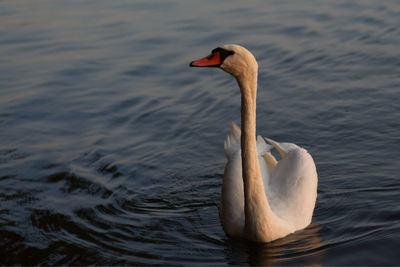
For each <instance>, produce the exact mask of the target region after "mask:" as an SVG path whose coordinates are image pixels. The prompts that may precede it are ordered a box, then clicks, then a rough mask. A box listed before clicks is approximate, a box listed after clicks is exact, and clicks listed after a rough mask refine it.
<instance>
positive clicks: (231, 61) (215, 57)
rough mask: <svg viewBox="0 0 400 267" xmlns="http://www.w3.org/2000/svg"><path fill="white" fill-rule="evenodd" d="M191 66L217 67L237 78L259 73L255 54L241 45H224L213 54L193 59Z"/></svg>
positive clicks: (213, 51)
mask: <svg viewBox="0 0 400 267" xmlns="http://www.w3.org/2000/svg"><path fill="white" fill-rule="evenodd" d="M190 67H216V68H221V69H222V70H224V71H226V72H228V73H230V74H232V75H233V76H235V77H236V78H238V77H240V76H242V75H244V74H246V73H257V70H258V64H257V61H256V59H255V58H254V56H253V54H252V53H250V51H249V50H247V49H246V48H244V47H243V46H240V45H223V46H220V47H217V48H215V49H214V50H212V52H211V54H210V55H208V56H206V57H204V58H202V59H199V60H195V61H192V62H191V63H190Z"/></svg>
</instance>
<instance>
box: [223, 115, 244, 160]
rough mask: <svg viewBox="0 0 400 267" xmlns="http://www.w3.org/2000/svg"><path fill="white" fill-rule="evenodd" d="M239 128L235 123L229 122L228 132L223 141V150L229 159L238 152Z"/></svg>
mask: <svg viewBox="0 0 400 267" xmlns="http://www.w3.org/2000/svg"><path fill="white" fill-rule="evenodd" d="M240 134H241V131H240V128H239V126H237V124H236V123H234V122H232V123H231V128H230V133H229V135H228V136H227V137H226V140H225V142H224V150H225V155H226V158H227V159H228V160H229V159H230V158H232V157H233V156H234V155H235V154H237V153H238V152H240Z"/></svg>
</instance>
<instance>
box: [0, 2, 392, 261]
mask: <svg viewBox="0 0 400 267" xmlns="http://www.w3.org/2000/svg"><path fill="white" fill-rule="evenodd" d="M225 43H238V44H241V45H244V46H246V47H248V48H249V49H250V50H251V51H252V52H253V53H254V54H255V56H256V58H257V59H258V61H259V65H260V75H259V78H260V79H259V93H258V100H257V102H258V107H257V112H258V116H257V127H258V133H259V134H262V135H264V136H267V137H270V138H272V139H276V140H277V141H289V142H293V143H297V144H299V145H301V146H303V147H305V148H306V149H308V150H309V151H310V152H311V154H312V155H313V157H314V160H315V162H316V164H317V169H318V173H319V194H318V200H317V205H316V210H315V214H314V218H313V223H312V225H311V226H310V227H308V228H307V229H305V230H303V231H299V232H297V233H295V234H293V235H290V236H288V237H287V238H284V239H282V240H278V241H276V242H273V243H270V244H254V243H249V242H244V241H238V240H232V239H230V238H228V237H226V236H225V234H224V232H223V230H222V228H221V226H220V222H219V218H218V210H217V203H218V202H219V198H220V188H221V179H222V173H223V168H224V164H225V157H224V152H223V140H224V138H225V136H226V134H227V133H228V128H229V124H230V122H231V121H236V122H240V114H239V112H240V108H239V105H240V94H239V90H238V89H237V86H236V83H235V81H234V79H233V78H232V77H230V76H229V75H227V74H225V73H223V72H222V71H220V70H216V69H190V68H189V67H188V64H189V62H190V61H191V60H193V59H197V58H199V57H201V56H205V55H207V54H208V53H209V52H210V51H211V49H213V48H215V47H217V46H219V45H221V44H225ZM0 129H1V130H0V264H5V265H13V264H30V265H35V264H42V265H55V264H57V265H60V264H73V265H87V264H96V265H106V264H139V265H142V264H150V265H154V264H163V265H164V264H167V265H189V264H196V265H205V264H209V265H229V264H235V265H248V264H255V265H264V264H271V265H300V264H321V265H398V264H400V254H399V247H400V177H399V173H400V163H399V160H400V2H399V1H364V0H359V1H196V2H194V1H179V0H173V1H124V0H114V1H104V0H100V1H99V0H96V1H95V0H90V1H49V0H41V1H27V0H20V1H8V0H6V1H1V2H0Z"/></svg>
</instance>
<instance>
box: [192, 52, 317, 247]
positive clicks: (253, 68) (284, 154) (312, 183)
mask: <svg viewBox="0 0 400 267" xmlns="http://www.w3.org/2000/svg"><path fill="white" fill-rule="evenodd" d="M218 60H219V61H218ZM218 62H219V63H218ZM216 63H218V64H216ZM191 66H195V67H207V66H214V67H220V68H221V69H223V70H224V71H226V72H228V73H230V74H232V75H233V76H234V77H235V78H236V80H237V82H238V84H239V87H240V90H241V95H242V105H241V115H242V124H241V129H239V127H238V126H237V125H236V124H234V123H232V126H231V131H230V134H229V135H228V137H227V139H226V141H225V145H224V148H225V154H226V157H227V159H228V162H227V164H226V167H225V171H224V177H223V182H222V197H221V205H220V218H221V222H222V225H223V228H224V230H225V232H226V233H227V235H228V236H232V237H242V238H246V239H250V240H253V241H261V242H270V241H273V240H276V239H278V238H282V237H284V236H286V235H288V234H291V233H293V232H295V231H297V230H300V229H303V228H305V227H306V226H307V225H309V224H310V223H311V219H312V214H313V211H314V206H315V201H316V198H317V183H318V176H317V172H316V168H315V164H314V161H313V159H312V157H311V155H310V154H309V153H308V152H307V151H306V150H305V149H303V148H301V147H299V146H297V145H295V144H291V143H277V142H275V141H272V140H270V139H266V140H267V141H268V143H270V144H267V143H266V142H265V141H264V139H263V138H262V137H261V136H258V137H257V138H256V126H255V123H256V118H255V116H256V112H255V111H256V110H255V109H256V93H257V72H258V65H257V62H256V60H255V58H254V56H253V55H252V54H251V53H250V52H249V51H248V50H247V49H245V48H243V47H241V46H238V45H224V46H221V47H220V48H218V49H215V50H213V53H212V54H211V55H210V56H208V57H206V58H204V59H201V60H198V61H194V62H192V63H191ZM272 148H275V149H277V150H278V152H279V153H280V155H281V159H280V160H279V161H278V160H276V159H275V157H274V156H273V155H272V154H271V153H270V150H271V149H272Z"/></svg>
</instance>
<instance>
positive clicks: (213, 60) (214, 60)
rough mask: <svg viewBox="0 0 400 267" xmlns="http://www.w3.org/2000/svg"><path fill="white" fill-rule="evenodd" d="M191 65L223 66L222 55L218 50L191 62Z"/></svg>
mask: <svg viewBox="0 0 400 267" xmlns="http://www.w3.org/2000/svg"><path fill="white" fill-rule="evenodd" d="M189 66H190V67H219V66H221V55H220V53H219V52H218V51H216V52H214V53H212V54H209V55H208V56H206V57H203V58H202V59H199V60H195V61H192V62H190V65H189Z"/></svg>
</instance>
